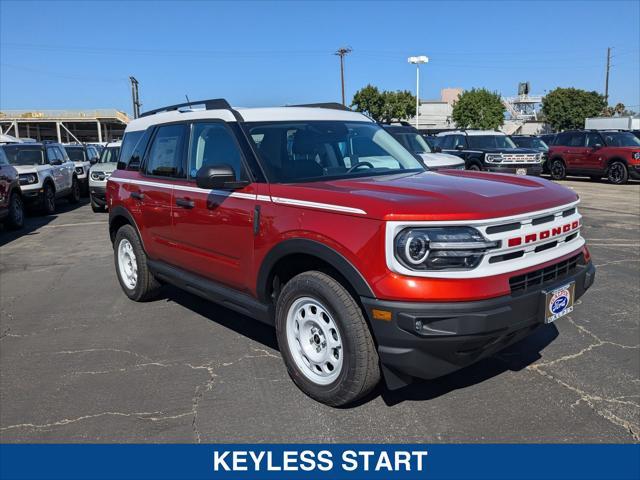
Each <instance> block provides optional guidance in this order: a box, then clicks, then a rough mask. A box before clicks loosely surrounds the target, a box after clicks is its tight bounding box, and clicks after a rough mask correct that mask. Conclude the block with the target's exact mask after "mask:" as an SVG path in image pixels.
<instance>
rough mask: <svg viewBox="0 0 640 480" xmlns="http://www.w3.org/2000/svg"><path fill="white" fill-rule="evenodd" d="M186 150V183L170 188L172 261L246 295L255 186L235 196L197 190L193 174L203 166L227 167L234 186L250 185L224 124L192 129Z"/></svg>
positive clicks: (202, 124) (229, 192) (235, 192)
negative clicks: (236, 183)
mask: <svg viewBox="0 0 640 480" xmlns="http://www.w3.org/2000/svg"><path fill="white" fill-rule="evenodd" d="M189 145H190V148H189V155H188V168H187V170H188V178H187V179H185V180H183V181H181V182H179V184H177V185H176V186H175V188H174V202H173V234H172V238H173V239H174V240H175V243H176V247H175V248H174V250H173V253H174V261H175V263H176V264H177V265H180V266H181V267H182V268H185V269H187V270H189V271H191V272H194V273H197V274H200V275H202V276H204V277H207V278H209V279H211V280H214V281H216V282H219V283H222V284H225V285H227V286H230V287H232V288H235V289H238V290H245V291H248V290H249V289H250V288H251V284H252V282H251V278H252V276H253V272H252V268H253V267H252V265H253V239H254V235H253V219H254V215H255V214H256V210H255V207H256V202H257V200H256V198H257V197H256V194H257V187H258V185H257V184H255V183H248V184H247V185H246V186H244V187H243V188H241V189H237V190H206V189H201V188H198V187H197V186H196V183H195V177H196V173H197V172H198V170H199V169H200V168H201V167H203V166H206V165H223V164H226V165H230V166H231V167H232V168H233V170H234V172H235V174H236V180H248V179H249V176H248V173H247V170H246V168H245V162H244V161H243V155H242V152H241V150H240V147H239V146H238V144H237V142H236V138H235V136H234V134H233V132H232V131H231V130H230V128H229V126H228V125H227V124H226V123H225V122H216V121H207V122H197V123H194V124H192V126H191V133H190V141H189Z"/></svg>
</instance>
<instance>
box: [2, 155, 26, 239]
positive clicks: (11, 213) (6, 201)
mask: <svg viewBox="0 0 640 480" xmlns="http://www.w3.org/2000/svg"><path fill="white" fill-rule="evenodd" d="M0 222H3V223H4V224H5V225H6V226H7V227H8V228H11V229H18V228H22V226H23V225H24V208H23V204H22V192H21V191H20V178H19V177H18V172H17V171H16V169H15V168H13V166H12V165H10V164H9V160H8V159H7V155H6V154H5V153H4V150H3V149H2V148H0Z"/></svg>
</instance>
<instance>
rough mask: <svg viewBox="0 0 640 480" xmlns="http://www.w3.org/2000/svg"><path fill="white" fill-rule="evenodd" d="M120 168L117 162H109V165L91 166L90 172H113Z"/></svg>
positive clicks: (97, 164) (98, 164)
mask: <svg viewBox="0 0 640 480" xmlns="http://www.w3.org/2000/svg"><path fill="white" fill-rule="evenodd" d="M117 166H118V164H117V163H115V162H107V163H96V164H94V165H91V168H90V169H89V171H90V172H95V171H98V172H113V171H114V170H115V169H116V167H117Z"/></svg>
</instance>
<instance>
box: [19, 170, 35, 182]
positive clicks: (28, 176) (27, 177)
mask: <svg viewBox="0 0 640 480" xmlns="http://www.w3.org/2000/svg"><path fill="white" fill-rule="evenodd" d="M19 177H20V185H33V184H34V183H38V175H36V174H35V173H21V174H20V175H19Z"/></svg>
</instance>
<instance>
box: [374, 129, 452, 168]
mask: <svg viewBox="0 0 640 480" xmlns="http://www.w3.org/2000/svg"><path fill="white" fill-rule="evenodd" d="M382 128H384V129H385V130H386V131H387V132H388V133H389V134H391V136H392V137H393V138H395V139H396V140H397V141H398V142H400V143H401V144H402V146H403V147H404V148H406V149H407V150H409V151H410V152H411V153H413V154H415V155H418V156H419V157H420V158H421V159H422V162H423V163H424V164H425V165H426V166H427V168H428V169H429V170H464V161H463V160H461V159H460V158H458V157H456V156H455V155H448V154H446V153H439V152H434V151H433V150H432V149H431V147H430V146H429V144H428V143H427V141H426V140H425V139H424V138H423V137H422V135H421V134H420V132H419V131H418V130H416V129H415V128H414V127H412V126H411V125H408V124H407V123H405V122H402V123H399V124H395V123H394V124H390V125H382Z"/></svg>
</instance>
